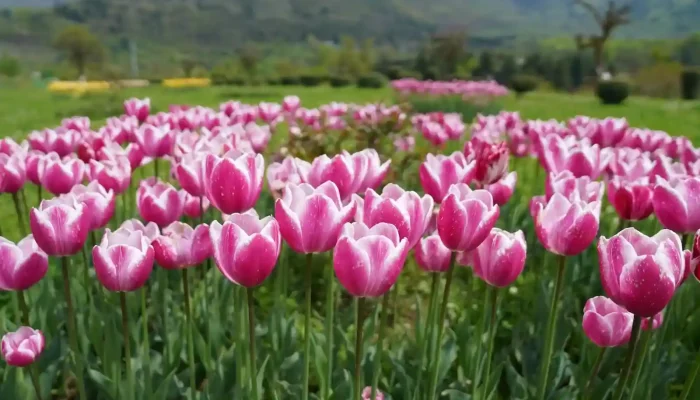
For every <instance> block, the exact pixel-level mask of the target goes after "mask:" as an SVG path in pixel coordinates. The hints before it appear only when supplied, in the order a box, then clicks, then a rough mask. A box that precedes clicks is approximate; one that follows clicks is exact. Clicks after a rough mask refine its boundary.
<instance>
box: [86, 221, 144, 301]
mask: <svg viewBox="0 0 700 400" xmlns="http://www.w3.org/2000/svg"><path fill="white" fill-rule="evenodd" d="M153 258H154V251H153V247H152V246H151V244H150V241H149V240H148V238H147V237H146V236H144V235H143V233H141V232H140V231H132V230H128V229H117V230H116V231H114V232H111V231H110V230H109V229H106V230H105V234H104V236H103V237H102V241H101V242H100V244H99V245H98V246H95V247H93V248H92V260H93V262H94V265H95V274H96V275H97V279H98V280H99V281H100V283H102V285H103V286H104V287H105V288H106V289H107V290H110V291H112V292H132V291H134V290H137V289H139V288H141V287H142V286H143V285H144V284H145V283H146V281H147V280H148V277H149V276H150V275H151V271H152V270H153Z"/></svg>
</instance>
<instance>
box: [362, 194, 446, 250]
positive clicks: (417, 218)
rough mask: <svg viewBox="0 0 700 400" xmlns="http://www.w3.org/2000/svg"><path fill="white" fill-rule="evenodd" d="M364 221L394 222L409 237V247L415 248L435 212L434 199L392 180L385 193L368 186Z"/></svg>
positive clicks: (368, 223)
mask: <svg viewBox="0 0 700 400" xmlns="http://www.w3.org/2000/svg"><path fill="white" fill-rule="evenodd" d="M363 208H364V209H363V212H362V214H363V222H364V223H365V224H367V226H369V227H372V226H374V225H376V224H378V223H380V222H386V223H389V224H392V225H394V226H395V227H396V229H398V231H399V237H400V238H402V239H404V238H405V239H408V247H409V248H413V247H414V246H415V245H416V244H417V243H418V241H419V240H420V238H421V236H423V233H424V232H425V230H426V228H427V226H428V223H429V222H430V217H431V216H432V213H433V199H432V198H431V197H430V196H427V195H426V196H423V198H421V197H420V196H419V195H418V194H417V193H416V192H408V191H405V190H403V189H402V188H401V187H400V186H398V185H395V184H393V183H390V184H389V185H387V186H385V187H384V190H383V191H382V194H381V196H380V195H379V194H377V193H376V192H375V191H374V190H372V189H367V192H366V193H365V201H364V207H363Z"/></svg>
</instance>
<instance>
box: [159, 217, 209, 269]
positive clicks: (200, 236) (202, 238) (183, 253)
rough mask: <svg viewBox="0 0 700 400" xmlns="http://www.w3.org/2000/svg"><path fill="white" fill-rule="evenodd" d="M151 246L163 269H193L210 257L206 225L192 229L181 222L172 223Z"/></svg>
mask: <svg viewBox="0 0 700 400" xmlns="http://www.w3.org/2000/svg"><path fill="white" fill-rule="evenodd" d="M152 246H153V250H154V251H155V257H156V261H157V262H158V265H160V266H161V267H163V268H165V269H181V268H187V267H194V266H196V265H199V264H201V263H203V262H204V261H205V260H206V259H207V258H209V257H211V255H212V248H211V240H210V239H209V226H208V225H207V224H201V225H197V226H196V227H195V228H194V229H193V228H192V227H191V226H189V225H187V224H183V223H182V222H177V221H176V222H173V223H172V224H170V225H168V226H167V227H166V228H165V229H163V234H162V235H161V236H159V237H157V238H156V239H155V240H154V241H153V243H152Z"/></svg>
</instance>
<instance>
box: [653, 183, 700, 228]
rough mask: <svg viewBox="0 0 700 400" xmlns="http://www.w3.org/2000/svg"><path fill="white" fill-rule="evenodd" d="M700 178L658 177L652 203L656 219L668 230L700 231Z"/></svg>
mask: <svg viewBox="0 0 700 400" xmlns="http://www.w3.org/2000/svg"><path fill="white" fill-rule="evenodd" d="M698 196H700V178H695V177H684V178H680V177H676V178H671V179H670V180H669V181H667V180H666V179H664V178H662V177H660V176H657V177H656V186H655V187H654V196H653V199H652V203H653V205H654V213H655V214H656V217H657V218H658V219H659V222H661V225H663V226H664V227H665V228H667V229H671V230H672V231H675V232H678V233H692V232H695V231H697V230H698V229H700V202H698V201H697V200H696V199H697V197H698Z"/></svg>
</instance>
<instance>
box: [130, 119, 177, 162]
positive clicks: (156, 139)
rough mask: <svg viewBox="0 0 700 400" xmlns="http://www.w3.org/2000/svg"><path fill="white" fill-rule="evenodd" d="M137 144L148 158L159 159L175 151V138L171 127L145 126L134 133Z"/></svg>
mask: <svg viewBox="0 0 700 400" xmlns="http://www.w3.org/2000/svg"><path fill="white" fill-rule="evenodd" d="M134 136H135V139H136V143H138V144H139V146H140V147H141V150H142V151H143V153H144V154H145V155H146V156H148V157H153V158H159V157H164V156H167V155H169V154H170V153H171V152H172V151H173V143H174V137H173V132H172V131H171V130H170V125H163V126H154V125H151V124H143V125H141V126H139V127H138V129H136V131H135V132H134Z"/></svg>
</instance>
